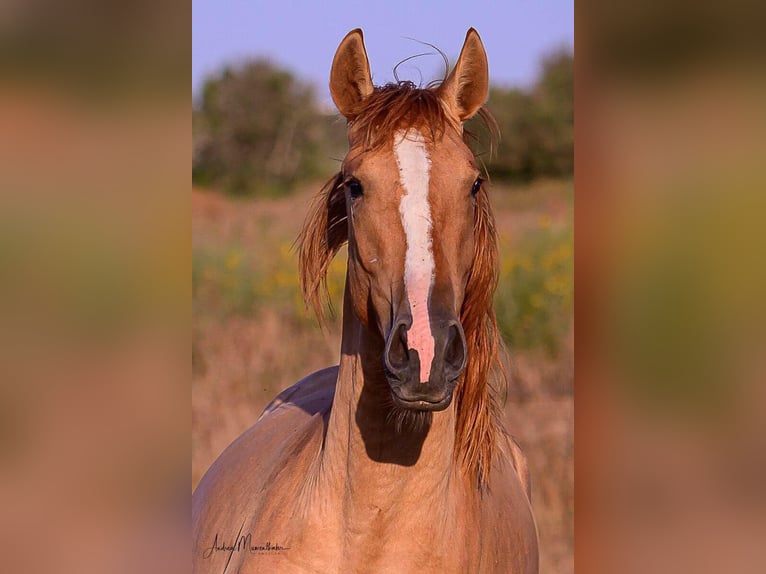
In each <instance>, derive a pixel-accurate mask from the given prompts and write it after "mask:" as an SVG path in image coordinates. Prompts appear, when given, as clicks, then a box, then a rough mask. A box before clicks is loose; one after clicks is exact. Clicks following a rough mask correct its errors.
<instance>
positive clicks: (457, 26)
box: [192, 0, 574, 103]
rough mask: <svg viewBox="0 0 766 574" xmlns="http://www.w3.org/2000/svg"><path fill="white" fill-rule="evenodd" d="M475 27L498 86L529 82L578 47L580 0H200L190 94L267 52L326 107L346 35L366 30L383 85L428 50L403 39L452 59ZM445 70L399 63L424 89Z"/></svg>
mask: <svg viewBox="0 0 766 574" xmlns="http://www.w3.org/2000/svg"><path fill="white" fill-rule="evenodd" d="M471 26H473V27H474V28H476V29H477V30H478V32H479V34H480V35H481V38H482V40H483V42H484V45H485V47H486V49H487V54H488V56H489V69H490V78H491V80H492V81H493V82H494V83H496V84H503V85H513V86H528V85H529V84H531V83H532V82H533V81H534V79H535V77H536V75H537V72H538V70H539V64H540V59H541V57H542V56H544V55H545V54H547V53H549V52H551V51H553V50H555V49H556V48H559V47H561V46H569V47H570V48H573V47H574V0H513V1H506V2H502V1H494V2H493V1H488V0H463V1H461V2H456V1H453V0H441V1H433V0H429V1H427V2H426V1H423V2H418V1H416V0H409V1H407V0H388V1H384V2H371V1H370V2H358V1H357V2H354V1H352V0H332V1H327V2H309V1H307V0H301V1H293V2H290V1H287V0H282V1H279V0H277V1H275V0H269V1H262V0H193V15H192V34H193V36H192V90H193V91H194V92H195V93H196V91H197V89H198V88H199V86H200V85H201V82H202V79H203V78H204V76H205V75H206V74H208V73H210V72H211V71H214V70H216V69H217V68H219V67H220V66H221V65H222V64H224V63H234V62H237V61H238V60H240V59H242V58H245V57H249V56H256V55H265V56H269V57H271V59H273V60H274V61H275V62H277V63H278V64H280V65H282V66H284V67H286V68H287V69H289V70H291V71H293V72H295V73H297V74H298V75H299V76H301V77H302V78H304V79H307V80H309V81H311V82H313V83H314V84H315V85H316V86H317V93H318V95H319V97H320V100H322V101H323V102H325V103H329V102H330V98H329V93H328V91H327V87H326V86H327V79H328V76H329V73H330V64H331V62H332V57H333V54H334V52H335V48H337V46H338V43H339V42H340V40H341V39H342V38H343V36H344V35H345V34H346V33H347V32H348V31H349V30H351V29H353V28H357V27H360V28H362V30H363V31H364V37H365V44H366V46H367V53H368V56H369V59H370V67H371V69H372V74H373V80H374V82H375V83H376V84H383V83H385V82H388V81H392V80H393V79H394V78H393V73H392V69H393V67H394V66H395V65H396V64H397V63H398V62H399V61H400V60H402V59H404V58H406V57H408V56H411V55H413V54H417V53H420V52H424V51H428V50H430V49H429V48H428V47H427V46H422V45H420V44H418V43H416V42H413V41H411V40H408V39H407V38H406V37H411V38H416V39H418V40H422V41H424V42H429V43H431V44H434V45H436V46H438V47H439V48H441V50H443V51H444V52H445V53H446V54H447V56H448V57H449V59H450V62H451V63H454V60H455V58H456V57H457V55H458V53H459V52H460V48H461V46H462V43H463V39H464V38H465V33H466V31H467V30H468V28H469V27H471ZM443 70H444V66H443V63H442V61H441V58H439V57H436V56H428V57H424V58H417V59H415V60H412V61H410V62H408V63H407V64H404V65H402V66H401V67H400V68H399V76H400V78H401V79H409V80H413V81H415V82H416V83H419V82H420V80H421V76H420V72H422V75H423V80H424V83H425V82H428V81H429V80H432V79H434V78H436V77H441V76H442V74H443Z"/></svg>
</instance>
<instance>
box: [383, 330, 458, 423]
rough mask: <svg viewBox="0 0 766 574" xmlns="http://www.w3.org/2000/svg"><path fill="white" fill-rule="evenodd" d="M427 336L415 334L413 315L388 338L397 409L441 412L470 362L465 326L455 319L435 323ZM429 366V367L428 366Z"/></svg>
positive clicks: (389, 374)
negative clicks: (467, 363)
mask: <svg viewBox="0 0 766 574" xmlns="http://www.w3.org/2000/svg"><path fill="white" fill-rule="evenodd" d="M430 323H431V325H430V329H429V333H428V334H427V336H424V335H423V333H413V332H412V319H411V317H410V316H409V315H406V316H403V317H399V318H398V319H397V321H396V322H395V323H394V328H393V329H391V332H390V333H389V335H388V338H387V340H386V347H385V352H384V363H385V371H386V377H387V379H388V383H389V385H390V387H391V398H392V399H393V402H394V404H395V405H396V406H398V407H400V408H405V409H413V410H422V411H441V410H444V409H446V408H447V407H448V406H449V405H450V403H451V402H452V393H453V391H454V389H455V385H456V384H457V381H458V379H459V378H460V375H461V373H462V372H463V369H465V364H466V359H467V347H466V341H465V333H464V332H463V326H462V325H461V324H460V322H459V321H458V320H457V319H455V318H449V319H445V320H438V319H431V321H430ZM426 363H428V364H426Z"/></svg>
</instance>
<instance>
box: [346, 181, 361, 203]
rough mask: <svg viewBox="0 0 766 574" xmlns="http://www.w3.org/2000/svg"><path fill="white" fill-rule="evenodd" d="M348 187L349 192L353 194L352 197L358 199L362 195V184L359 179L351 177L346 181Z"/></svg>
mask: <svg viewBox="0 0 766 574" xmlns="http://www.w3.org/2000/svg"><path fill="white" fill-rule="evenodd" d="M346 187H347V188H348V192H349V194H351V199H356V198H357V197H360V196H361V195H362V191H363V190H362V184H361V183H360V182H359V180H357V179H350V180H349V181H347V182H346Z"/></svg>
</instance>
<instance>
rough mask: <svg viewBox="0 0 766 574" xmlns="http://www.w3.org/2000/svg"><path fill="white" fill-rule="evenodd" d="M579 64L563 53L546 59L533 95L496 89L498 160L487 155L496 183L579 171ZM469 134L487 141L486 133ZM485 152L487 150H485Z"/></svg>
mask: <svg viewBox="0 0 766 574" xmlns="http://www.w3.org/2000/svg"><path fill="white" fill-rule="evenodd" d="M573 81H574V59H573V57H572V54H571V52H569V51H568V50H562V51H559V52H556V53H553V54H551V55H550V56H548V57H547V58H545V59H544V60H543V64H542V73H541V75H540V78H539V79H538V80H537V82H536V83H535V85H534V86H533V88H532V89H531V90H529V91H526V90H521V89H507V88H500V87H493V88H492V89H491V90H490V96H489V104H488V107H489V109H490V110H491V111H492V113H493V115H494V116H495V119H496V120H497V123H498V127H499V128H500V136H501V137H500V142H499V145H498V148H497V153H496V154H495V155H494V156H493V157H491V158H490V157H488V156H486V155H485V156H484V161H485V162H486V163H487V167H488V168H489V171H490V173H491V175H492V177H493V178H494V179H496V180H506V181H508V180H520V179H521V180H530V179H533V178H535V177H541V176H545V177H568V176H571V175H572V173H573V170H574V83H573ZM468 129H469V130H473V131H475V132H477V133H478V135H479V139H480V140H481V139H482V137H481V136H482V133H483V130H482V128H481V127H480V126H478V124H476V123H472V124H471V125H470V126H469V128H468ZM484 147H485V148H486V145H485V146H484Z"/></svg>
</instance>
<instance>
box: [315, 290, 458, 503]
mask: <svg viewBox="0 0 766 574" xmlns="http://www.w3.org/2000/svg"><path fill="white" fill-rule="evenodd" d="M343 307H344V310H343V335H342V344H341V359H340V368H339V372H338V381H337V385H336V389H335V399H334V401H333V407H332V412H331V414H330V420H329V422H328V428H327V435H326V440H325V446H324V453H323V460H322V467H323V470H324V472H325V474H326V475H327V476H328V478H329V482H328V484H330V485H342V488H343V490H344V496H345V497H346V498H347V499H348V497H349V496H351V497H352V498H353V497H358V498H360V500H364V501H365V502H366V504H367V506H369V503H370V501H371V500H376V501H378V502H375V504H377V505H378V506H380V504H381V503H385V501H384V500H381V498H385V497H390V498H391V499H395V500H396V501H398V502H399V503H405V501H406V500H408V499H410V498H411V497H421V498H420V502H421V503H422V500H423V498H422V497H423V496H427V497H433V496H434V495H438V494H439V490H440V489H444V491H445V493H446V490H447V489H448V488H450V487H451V485H452V486H454V484H453V483H454V482H455V481H453V480H451V479H452V478H454V476H455V467H454V464H453V448H454V441H455V430H454V429H455V412H454V403H453V404H452V405H450V406H449V407H448V408H447V409H445V410H444V411H441V412H436V413H432V414H430V415H429V416H428V417H427V418H430V424H429V423H426V424H423V425H420V426H412V425H408V424H406V421H405V424H404V425H403V427H402V428H401V429H397V424H396V416H394V415H392V413H391V408H392V406H391V398H390V390H389V386H388V382H387V381H386V378H385V375H384V372H383V361H382V354H383V348H384V342H383V340H382V339H381V338H380V337H378V336H376V335H374V334H372V333H370V332H369V331H367V330H366V329H365V328H364V327H363V326H362V324H361V323H360V322H359V320H358V319H357V318H356V316H355V314H354V312H353V309H352V305H351V303H350V295H349V292H348V288H347V289H346V294H345V297H344V305H343ZM428 499H429V498H426V499H425V500H428ZM426 506H427V505H426Z"/></svg>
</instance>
